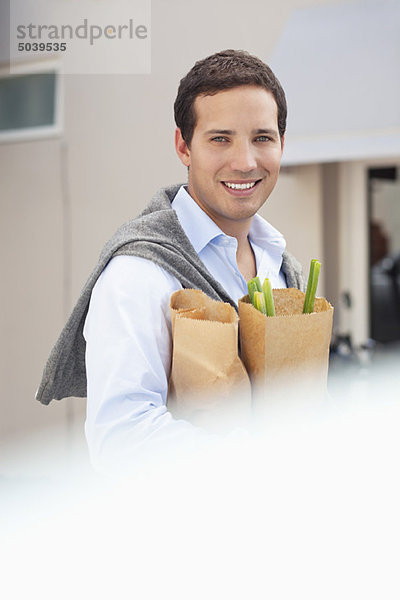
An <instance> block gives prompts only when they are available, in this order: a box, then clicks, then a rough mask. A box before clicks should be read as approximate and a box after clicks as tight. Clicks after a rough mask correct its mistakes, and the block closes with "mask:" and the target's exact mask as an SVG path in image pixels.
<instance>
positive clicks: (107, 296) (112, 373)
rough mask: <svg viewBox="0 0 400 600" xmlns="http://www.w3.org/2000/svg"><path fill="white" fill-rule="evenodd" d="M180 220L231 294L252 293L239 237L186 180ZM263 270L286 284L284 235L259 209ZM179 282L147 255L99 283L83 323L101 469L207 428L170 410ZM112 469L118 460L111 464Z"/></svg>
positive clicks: (90, 433)
mask: <svg viewBox="0 0 400 600" xmlns="http://www.w3.org/2000/svg"><path fill="white" fill-rule="evenodd" d="M172 208H173V209H174V210H175V211H176V213H177V216H178V219H179V221H180V224H181V225H182V228H183V230H184V231H185V233H186V235H187V237H188V238H189V240H190V241H191V243H192V245H193V247H194V248H195V250H196V252H197V253H198V255H199V257H200V259H201V260H202V261H203V263H204V264H205V266H206V267H207V269H208V270H209V272H210V273H211V274H212V275H213V277H214V278H215V279H216V280H218V281H219V282H220V283H221V284H222V286H223V287H224V289H225V290H226V292H227V293H228V294H229V295H230V297H231V298H232V299H234V300H235V301H237V300H238V299H239V298H241V297H242V296H243V295H245V294H247V283H246V281H245V279H244V278H243V276H242V274H241V273H240V272H239V269H238V266H237V262H236V249H237V240H236V238H232V237H230V236H228V235H225V234H224V233H223V231H221V229H220V228H219V227H218V226H217V225H216V224H215V223H214V221H212V219H210V217H208V215H207V214H206V213H205V212H204V211H203V210H202V209H201V208H200V207H199V206H198V204H197V203H196V202H195V201H194V200H193V199H192V198H191V196H190V195H189V194H188V192H187V191H186V189H185V188H184V187H183V186H182V187H181V188H180V190H179V191H178V193H177V195H176V196H175V198H174V201H173V203H172ZM249 240H250V243H251V245H252V248H253V251H254V254H255V259H256V266H257V275H259V277H260V279H261V281H263V280H264V278H265V277H269V278H270V279H271V283H272V286H273V287H286V282H285V278H284V276H283V274H282V273H281V271H280V269H281V264H282V253H283V251H284V249H285V240H284V238H283V236H282V234H281V233H279V232H278V231H277V230H276V229H275V228H274V227H272V226H271V225H270V224H269V223H267V222H266V221H265V220H264V219H263V218H262V217H260V216H259V215H255V216H254V218H253V221H252V224H251V228H250V233H249ZM181 288H182V286H181V284H180V283H179V281H178V280H177V279H176V278H175V277H174V276H172V275H170V274H169V273H168V272H167V271H165V270H164V269H163V268H161V267H159V266H158V265H156V264H154V263H152V262H151V261H149V260H146V259H143V258H138V257H134V256H117V257H115V258H113V259H112V260H111V261H110V263H109V264H108V265H107V267H106V268H105V269H104V271H103V273H102V274H101V276H100V277H99V279H98V281H97V283H96V285H95V286H94V289H93V292H92V296H91V300H90V305H89V310H88V314H87V318H86V322H85V326H84V332H83V333H84V337H85V340H86V370H87V417H86V424H85V430H86V438H87V442H88V446H89V451H90V455H91V459H92V462H93V464H94V465H95V466H97V467H98V468H100V469H101V470H103V469H104V468H106V469H107V465H108V463H110V466H111V463H112V462H114V461H115V460H118V461H122V462H127V463H129V460H131V458H132V459H133V457H134V456H135V454H137V450H138V447H142V448H143V447H144V446H147V445H150V446H151V447H154V446H155V445H157V444H159V443H160V444H161V445H162V444H164V443H165V442H167V441H168V440H170V439H173V440H175V441H178V442H179V441H180V440H182V441H183V440H184V441H185V443H186V444H187V443H189V444H190V443H197V441H198V440H199V439H200V438H204V437H205V436H207V434H205V433H204V432H203V431H202V430H200V429H198V428H196V427H194V426H192V425H191V424H190V423H187V422H186V421H182V420H176V419H174V418H173V417H172V415H171V414H170V413H169V412H168V410H167V407H166V404H167V392H168V379H169V373H170V367H171V356H172V337H171V319H170V314H169V302H170V297H171V294H172V293H173V292H175V291H176V290H178V289H181ZM111 468H112V467H111Z"/></svg>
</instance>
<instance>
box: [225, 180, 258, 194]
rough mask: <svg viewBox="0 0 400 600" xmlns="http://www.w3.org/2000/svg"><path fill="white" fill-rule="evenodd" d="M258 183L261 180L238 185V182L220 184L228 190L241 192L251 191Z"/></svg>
mask: <svg viewBox="0 0 400 600" xmlns="http://www.w3.org/2000/svg"><path fill="white" fill-rule="evenodd" d="M260 181H261V179H256V180H253V181H243V182H240V183H239V182H238V181H222V182H221V183H222V184H223V185H224V186H225V187H226V188H228V189H229V190H233V191H238V192H243V191H249V190H252V189H253V188H254V187H255V186H256V185H257V184H258V183H259V182H260Z"/></svg>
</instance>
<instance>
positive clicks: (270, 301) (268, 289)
mask: <svg viewBox="0 0 400 600" xmlns="http://www.w3.org/2000/svg"><path fill="white" fill-rule="evenodd" d="M262 288H263V292H264V298H265V308H266V311H267V312H266V314H267V316H268V317H274V316H275V305H274V297H273V295H272V285H271V282H270V280H269V279H268V277H266V278H265V279H264V283H263V286H262Z"/></svg>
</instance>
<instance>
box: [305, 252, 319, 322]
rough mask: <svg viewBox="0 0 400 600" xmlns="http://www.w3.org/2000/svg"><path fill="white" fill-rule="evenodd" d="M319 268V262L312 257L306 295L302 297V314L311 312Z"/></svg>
mask: <svg viewBox="0 0 400 600" xmlns="http://www.w3.org/2000/svg"><path fill="white" fill-rule="evenodd" d="M320 268H321V263H320V262H319V261H318V260H316V259H315V258H313V259H312V261H311V266H310V274H309V276H308V283H307V291H306V296H305V298H304V306H303V314H305V313H312V312H313V310H314V300H315V293H316V291H317V285H318V277H319V270H320Z"/></svg>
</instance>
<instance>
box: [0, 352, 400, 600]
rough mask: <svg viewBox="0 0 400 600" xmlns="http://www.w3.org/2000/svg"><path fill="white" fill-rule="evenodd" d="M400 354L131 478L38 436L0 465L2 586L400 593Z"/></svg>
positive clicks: (9, 594) (81, 593) (291, 594)
mask: <svg viewBox="0 0 400 600" xmlns="http://www.w3.org/2000/svg"><path fill="white" fill-rule="evenodd" d="M399 367H400V364H397V363H396V364H395V363H394V362H393V363H387V364H386V365H383V366H382V369H381V370H380V371H379V372H378V373H374V376H373V378H372V377H371V378H368V377H366V378H365V380H364V381H361V382H360V381H358V383H357V384H354V385H353V384H351V382H350V381H349V383H348V385H347V384H346V381H345V380H343V379H342V380H341V381H340V385H339V383H338V385H337V389H342V390H344V389H346V395H344V394H343V397H335V398H331V399H330V400H327V401H326V403H324V404H323V405H321V404H320V403H316V404H313V403H312V402H311V401H307V402H300V401H299V404H298V405H294V404H293V403H290V405H289V404H287V405H286V406H283V405H280V406H277V405H275V406H271V407H270V411H269V413H268V414H267V419H266V422H265V425H264V427H263V430H262V431H260V432H259V433H258V434H257V435H252V436H249V437H247V438H246V437H244V438H241V439H240V440H239V439H236V440H235V439H233V438H231V439H230V440H229V441H227V440H226V439H225V441H221V443H218V444H215V445H213V446H212V447H211V446H210V447H209V448H208V450H205V449H203V450H201V451H197V452H194V451H192V452H191V453H190V454H189V453H187V454H186V455H185V453H186V450H185V448H180V449H179V451H178V453H177V454H176V455H174V458H172V455H171V453H168V454H166V457H165V459H164V460H162V459H160V456H159V455H158V456H157V457H156V458H154V460H151V459H150V458H149V457H148V458H147V459H146V460H145V459H143V462H140V461H138V464H137V465H136V466H135V467H134V468H133V469H132V473H131V474H130V476H129V477H126V478H124V479H119V480H111V479H104V478H100V477H98V476H96V475H95V474H94V473H92V472H91V471H90V469H89V468H88V467H87V458H86V456H84V457H83V456H82V457H80V456H79V453H78V455H77V456H76V457H75V459H74V461H73V462H72V463H71V461H70V462H69V463H68V464H65V462H64V461H62V460H61V459H60V457H58V458H55V459H54V461H51V460H50V459H49V457H50V456H51V455H52V452H53V443H54V438H50V437H49V439H43V441H42V444H41V446H39V447H38V448H37V449H36V454H35V457H34V458H32V459H31V460H30V459H29V457H28V456H26V455H25V456H23V455H22V454H21V455H20V459H19V460H20V464H19V468H17V466H18V465H16V464H14V471H15V473H19V474H18V475H16V476H14V477H13V476H12V475H11V474H10V473H9V474H8V475H6V476H3V477H2V478H0V484H2V493H1V498H2V500H1V502H2V510H1V520H2V535H1V542H0V545H1V550H0V553H1V557H0V558H1V563H0V564H1V566H2V569H1V571H2V576H1V583H0V586H1V589H2V593H1V596H2V598H4V599H7V600H10V599H13V598H18V599H20V598H21V599H25V598H40V599H41V600H47V599H50V598H52V599H53V598H57V599H64V598H65V599H67V598H68V599H70V598H74V599H86V598H87V599H92V598H94V599H96V600H97V599H99V600H100V599H103V598H107V599H108V598H113V599H116V600H117V599H118V600H119V599H125V598H129V599H132V598H137V599H138V600H147V599H157V600H158V599H161V598H171V599H172V598H173V599H174V600H178V599H181V598H182V599H187V600H189V599H190V600H195V599H202V600H203V599H214V598H215V599H218V600H222V599H236V598H237V599H239V598H240V599H241V600H242V599H247V598H248V599H252V600H256V599H263V600H264V599H266V598H268V599H274V600H275V599H276V600H278V599H279V600H280V599H290V600H297V599H299V598H305V599H307V600H311V599H314V598H315V599H318V600H322V599H323V600H328V599H331V598H332V599H335V600H337V599H340V600H345V599H349V600H350V599H351V600H354V599H363V600H365V599H369V598H374V599H375V598H376V599H379V600H381V599H385V600H390V599H396V600H398V598H399V597H400V581H399V575H398V572H399V564H400V509H399V507H400V482H399V471H400V469H399V457H400V452H399V450H400V435H399V425H400V391H399V390H400V386H399V371H400V369H399ZM32 461H33V462H32ZM43 464H45V465H46V470H47V472H46V473H43V472H41V471H40V465H42V466H43ZM35 465H36V467H35ZM24 468H25V469H26V472H27V473H30V475H29V476H28V477H25V478H24V477H23V476H22V475H21V473H22V472H23V469H24ZM35 469H36V470H35ZM35 473H36V475H35Z"/></svg>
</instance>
